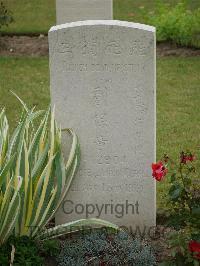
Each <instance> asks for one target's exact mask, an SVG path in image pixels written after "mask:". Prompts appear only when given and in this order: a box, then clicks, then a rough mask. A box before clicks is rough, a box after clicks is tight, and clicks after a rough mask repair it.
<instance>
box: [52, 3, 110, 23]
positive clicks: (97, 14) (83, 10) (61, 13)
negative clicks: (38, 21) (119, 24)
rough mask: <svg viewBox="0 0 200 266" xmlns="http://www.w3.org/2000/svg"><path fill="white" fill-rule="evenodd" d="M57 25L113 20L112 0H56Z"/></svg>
mask: <svg viewBox="0 0 200 266" xmlns="http://www.w3.org/2000/svg"><path fill="white" fill-rule="evenodd" d="M56 17H57V24H63V23H66V22H73V21H82V20H88V19H112V18H113V3H112V0H56Z"/></svg>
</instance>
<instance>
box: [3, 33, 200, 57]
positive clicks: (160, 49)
mask: <svg viewBox="0 0 200 266" xmlns="http://www.w3.org/2000/svg"><path fill="white" fill-rule="evenodd" d="M48 53H49V48H48V38H47V36H45V35H39V36H1V37H0V56H33V57H39V56H48ZM157 56H158V57H164V56H179V57H190V56H200V49H194V48H188V47H178V46H177V45H176V44H172V43H166V42H163V43H158V44H157Z"/></svg>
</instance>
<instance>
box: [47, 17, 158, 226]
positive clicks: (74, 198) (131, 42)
mask: <svg viewBox="0 0 200 266" xmlns="http://www.w3.org/2000/svg"><path fill="white" fill-rule="evenodd" d="M49 44H50V72H51V73H50V80H51V101H52V105H55V107H56V119H57V121H58V123H59V124H60V125H61V126H62V128H66V127H70V128H73V129H74V130H75V131H76V132H77V134H78V136H79V139H80V143H81V151H82V156H81V158H82V159H81V165H80V169H79V171H78V173H77V175H76V177H75V179H74V182H73V184H72V185H71V188H70V192H69V194H68V196H67V199H66V200H65V203H64V204H63V206H62V208H61V209H60V210H59V212H58V213H57V216H56V222H57V224H61V223H64V222H67V221H72V220H75V219H80V218H87V217H98V218H102V219H106V220H109V221H111V222H114V223H116V224H118V225H120V226H126V227H129V228H131V229H132V230H134V228H135V226H140V228H142V229H141V230H143V226H146V228H149V227H151V226H154V225H155V219H156V218H155V217H156V197H155V193H156V191H155V181H154V180H153V178H152V176H151V163H152V162H153V161H155V152H156V146H155V143H156V136H155V135H156V124H155V123H156V121H155V120H156V111H155V110H156V109H155V107H156V90H155V89H156V66H155V51H156V47H155V28H154V27H151V26H147V25H142V24H135V23H129V22H122V21H113V20H111V21H84V22H74V23H69V24H65V25H60V26H55V27H52V28H51V29H50V31H49Z"/></svg>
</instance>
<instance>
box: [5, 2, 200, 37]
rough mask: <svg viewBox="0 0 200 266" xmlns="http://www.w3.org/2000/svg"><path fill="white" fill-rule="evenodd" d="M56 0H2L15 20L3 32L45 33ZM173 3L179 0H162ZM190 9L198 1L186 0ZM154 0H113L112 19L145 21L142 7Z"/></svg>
mask: <svg viewBox="0 0 200 266" xmlns="http://www.w3.org/2000/svg"><path fill="white" fill-rule="evenodd" d="M55 2H56V0H4V3H5V4H6V6H7V7H8V9H10V10H11V11H12V12H13V17H14V19H15V22H14V23H12V24H11V25H10V26H9V27H8V28H3V32H4V33H15V34H16V33H17V34H30V33H47V32H48V30H49V28H50V27H51V26H52V25H55V21H56V9H55ZM164 2H166V3H170V4H172V5H175V4H176V3H177V2H180V1H179V0H164ZM187 2H188V6H189V8H191V9H194V8H198V7H200V4H199V1H197V0H187ZM155 4H156V1H155V0H148V1H147V0H113V9H114V19H119V20H128V21H135V22H141V23H145V16H144V14H143V12H142V11H143V8H145V9H147V10H149V11H150V10H154V8H155Z"/></svg>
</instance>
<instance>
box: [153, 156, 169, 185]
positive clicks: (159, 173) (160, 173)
mask: <svg viewBox="0 0 200 266" xmlns="http://www.w3.org/2000/svg"><path fill="white" fill-rule="evenodd" d="M166 174H167V168H166V167H165V166H164V165H163V163H162V162H161V161H160V162H158V163H152V176H153V177H154V178H155V179H156V180H157V181H161V180H162V178H163V177H164V176H165V175H166Z"/></svg>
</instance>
